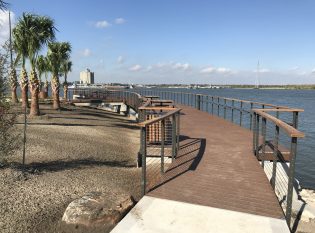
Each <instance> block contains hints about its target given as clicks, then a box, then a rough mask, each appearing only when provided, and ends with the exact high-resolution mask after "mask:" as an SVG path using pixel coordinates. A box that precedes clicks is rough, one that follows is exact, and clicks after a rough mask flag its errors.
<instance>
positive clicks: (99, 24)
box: [95, 20, 111, 28]
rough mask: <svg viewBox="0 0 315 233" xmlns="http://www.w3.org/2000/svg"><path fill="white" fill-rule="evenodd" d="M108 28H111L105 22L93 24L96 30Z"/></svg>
mask: <svg viewBox="0 0 315 233" xmlns="http://www.w3.org/2000/svg"><path fill="white" fill-rule="evenodd" d="M110 26H111V24H110V23H109V22H107V21H106V20H103V21H97V22H96V23H95V27H97V28H108V27H110Z"/></svg>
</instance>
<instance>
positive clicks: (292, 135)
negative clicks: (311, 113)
mask: <svg viewBox="0 0 315 233" xmlns="http://www.w3.org/2000/svg"><path fill="white" fill-rule="evenodd" d="M252 111H253V113H254V117H253V125H254V129H253V152H254V154H255V155H256V157H257V159H258V160H260V161H261V166H262V167H263V169H264V170H266V169H267V170H268V169H269V172H268V173H269V176H270V183H271V186H272V188H273V189H274V191H275V192H276V194H277V196H278V198H279V199H280V203H281V204H282V207H283V208H284V209H285V210H284V213H285V216H286V220H287V223H288V226H289V227H291V217H292V199H293V189H294V185H295V184H296V181H295V178H294V177H295V161H296V154H297V140H298V138H303V137H304V133H302V132H300V131H299V130H297V127H298V113H299V112H302V111H303V110H302V109H288V108H286V109H281V108H278V109H253V110H252ZM280 112H282V113H284V112H286V113H292V114H293V119H292V124H288V123H286V122H284V121H282V120H280V119H278V118H277V117H275V116H272V115H271V114H269V113H276V116H279V113H280ZM260 122H261V123H260ZM267 124H269V125H271V128H273V130H274V135H273V136H269V137H270V138H271V139H272V140H271V141H270V140H268V135H267ZM280 131H281V132H283V133H284V134H285V135H286V136H287V138H288V141H289V143H290V150H289V151H288V152H287V154H284V152H283V151H281V149H280ZM269 144H271V147H272V149H273V150H272V154H271V156H270V153H269V155H268V154H267V153H266V147H267V146H268V145H269ZM269 146H270V145H269ZM266 161H270V163H269V164H268V165H269V168H265V167H266V165H265V162H266ZM287 163H289V164H287ZM279 167H280V168H281V167H282V169H279ZM283 170H285V171H286V175H283V174H282V173H283Z"/></svg>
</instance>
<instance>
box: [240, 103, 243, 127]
mask: <svg viewBox="0 0 315 233" xmlns="http://www.w3.org/2000/svg"><path fill="white" fill-rule="evenodd" d="M242 118H243V102H242V101H241V109H240V126H242Z"/></svg>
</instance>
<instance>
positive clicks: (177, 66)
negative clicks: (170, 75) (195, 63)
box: [173, 62, 191, 71]
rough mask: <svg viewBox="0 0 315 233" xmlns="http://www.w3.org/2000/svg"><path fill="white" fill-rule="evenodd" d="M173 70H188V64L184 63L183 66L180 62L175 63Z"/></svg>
mask: <svg viewBox="0 0 315 233" xmlns="http://www.w3.org/2000/svg"><path fill="white" fill-rule="evenodd" d="M173 68H174V69H176V70H184V71H186V70H188V69H190V68H191V66H190V64H188V63H185V64H182V63H180V62H177V63H176V64H174V65H173Z"/></svg>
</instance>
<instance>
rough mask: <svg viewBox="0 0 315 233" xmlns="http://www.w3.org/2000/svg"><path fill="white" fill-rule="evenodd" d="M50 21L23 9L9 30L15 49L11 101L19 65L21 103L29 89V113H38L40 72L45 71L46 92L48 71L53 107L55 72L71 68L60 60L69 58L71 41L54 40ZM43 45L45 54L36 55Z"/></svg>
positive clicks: (56, 90)
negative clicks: (14, 24)
mask: <svg viewBox="0 0 315 233" xmlns="http://www.w3.org/2000/svg"><path fill="white" fill-rule="evenodd" d="M55 31H56V28H55V26H54V21H53V20H52V19H51V18H50V17H47V16H40V15H36V14H30V13H23V15H22V16H21V17H20V18H19V20H18V22H17V24H16V26H15V27H14V29H13V31H12V33H13V43H12V44H13V49H14V51H15V52H16V58H15V61H14V66H11V72H10V83H11V89H12V102H16V99H17V98H16V88H17V83H18V82H17V74H16V69H15V67H17V66H21V72H20V86H21V92H22V107H23V108H25V107H29V103H28V90H30V92H31V109H30V115H32V116H35V115H39V114H40V112H39V100H38V98H39V92H40V91H41V90H42V79H41V77H42V75H43V74H44V73H45V76H46V82H45V85H44V87H45V88H44V90H45V91H46V92H48V80H47V74H48V73H51V75H52V79H51V87H52V92H53V99H54V104H53V108H54V109H59V108H60V101H59V86H60V84H59V76H60V75H61V74H65V83H66V75H67V73H68V72H69V71H70V70H71V65H70V69H69V67H67V68H68V69H67V72H66V71H65V69H64V68H65V67H64V64H68V63H70V64H72V63H71V62H70V53H71V45H70V43H68V42H56V41H55ZM44 47H46V48H47V49H48V51H47V55H46V56H44V55H39V53H40V52H41V51H42V50H43V48H44ZM27 61H28V62H29V64H30V73H29V75H28V73H27V70H26V62H27Z"/></svg>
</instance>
